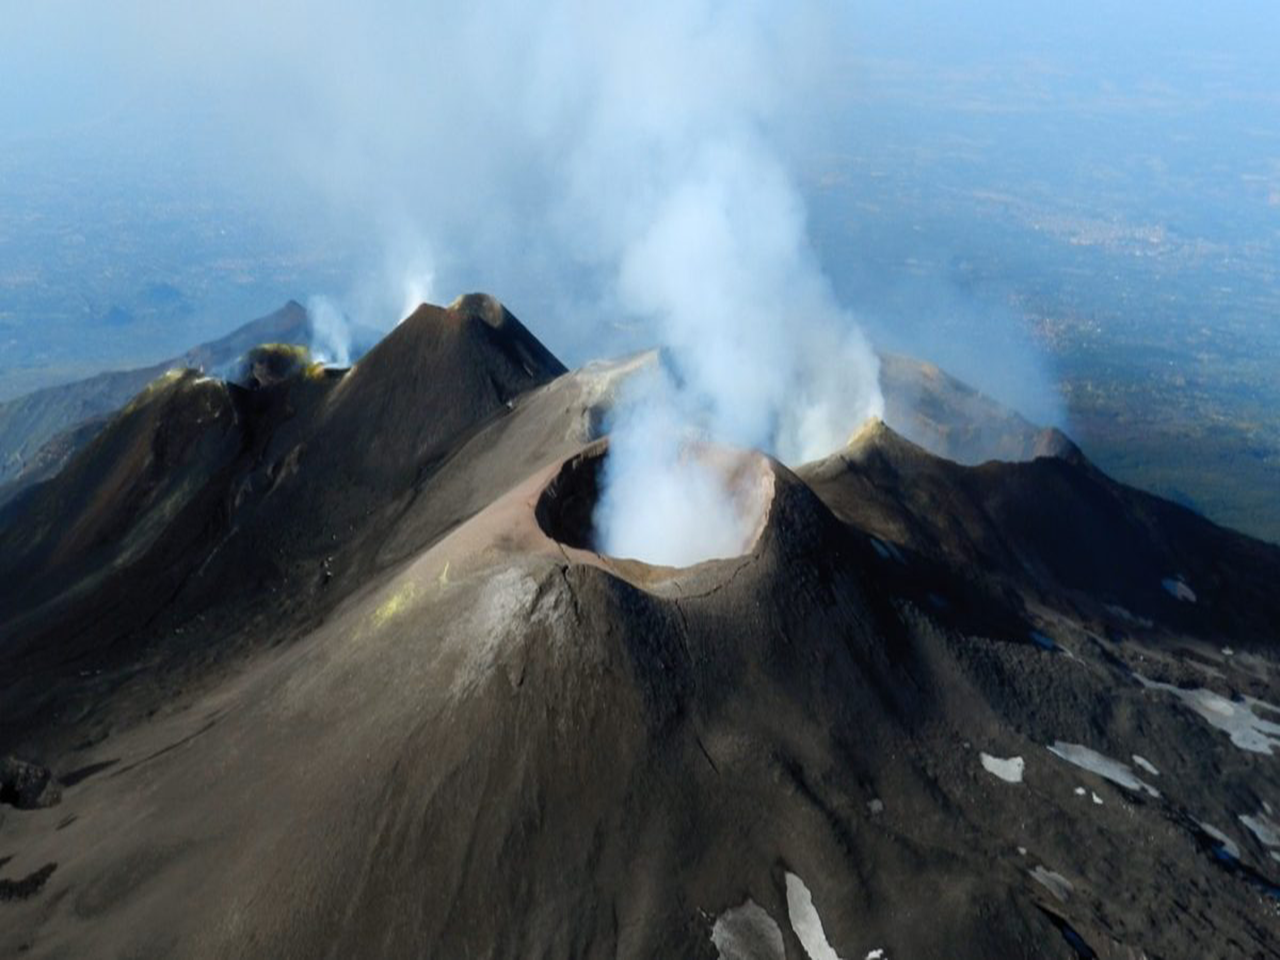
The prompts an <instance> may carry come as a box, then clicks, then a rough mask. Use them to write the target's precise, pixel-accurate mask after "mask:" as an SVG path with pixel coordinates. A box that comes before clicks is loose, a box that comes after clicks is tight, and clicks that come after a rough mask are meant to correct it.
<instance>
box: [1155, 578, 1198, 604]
mask: <svg viewBox="0 0 1280 960" xmlns="http://www.w3.org/2000/svg"><path fill="white" fill-rule="evenodd" d="M1160 586H1162V587H1164V589H1165V592H1167V593H1168V594H1169V596H1171V597H1173V598H1174V599H1175V600H1181V601H1182V602H1183V603H1195V602H1196V592H1195V591H1194V590H1192V589H1191V588H1190V587H1189V586H1187V585H1186V583H1185V582H1184V581H1183V579H1182V578H1181V577H1169V578H1168V579H1166V580H1161V581H1160Z"/></svg>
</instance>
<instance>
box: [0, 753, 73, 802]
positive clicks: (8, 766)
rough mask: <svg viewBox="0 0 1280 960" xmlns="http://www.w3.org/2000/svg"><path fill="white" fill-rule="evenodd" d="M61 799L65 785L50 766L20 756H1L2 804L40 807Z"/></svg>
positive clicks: (0, 783)
mask: <svg viewBox="0 0 1280 960" xmlns="http://www.w3.org/2000/svg"><path fill="white" fill-rule="evenodd" d="M61 799H62V787H61V785H60V784H59V783H58V781H57V780H55V779H54V777H53V774H52V773H50V772H49V771H48V770H47V769H45V768H44V767H41V766H39V765H37V764H34V763H28V762H26V761H25V760H19V759H18V758H17V757H0V803H7V804H9V805H10V806H11V807H16V808H17V809H19V810H39V809H41V808H43V807H52V806H55V805H56V804H57V803H58V801H59V800H61Z"/></svg>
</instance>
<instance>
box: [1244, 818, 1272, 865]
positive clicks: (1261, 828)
mask: <svg viewBox="0 0 1280 960" xmlns="http://www.w3.org/2000/svg"><path fill="white" fill-rule="evenodd" d="M1240 822H1241V823H1243V824H1244V825H1245V826H1246V827H1247V828H1248V829H1249V832H1250V833H1252V834H1253V835H1254V836H1255V837H1257V838H1258V842H1259V843H1260V844H1262V845H1263V846H1264V847H1280V824H1277V823H1276V822H1275V821H1274V820H1272V819H1271V818H1270V817H1268V816H1267V815H1266V814H1265V813H1258V814H1256V815H1255V816H1252V817H1248V816H1245V815H1244V814H1241V815H1240ZM1272 856H1273V857H1274V856H1275V854H1274V853H1273V854H1272Z"/></svg>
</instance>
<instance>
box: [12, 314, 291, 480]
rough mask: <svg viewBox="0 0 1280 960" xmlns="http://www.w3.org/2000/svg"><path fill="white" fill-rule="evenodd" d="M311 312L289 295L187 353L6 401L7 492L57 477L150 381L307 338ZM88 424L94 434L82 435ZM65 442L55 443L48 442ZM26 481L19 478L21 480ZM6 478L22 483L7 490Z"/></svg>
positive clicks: (204, 367) (210, 367)
mask: <svg viewBox="0 0 1280 960" xmlns="http://www.w3.org/2000/svg"><path fill="white" fill-rule="evenodd" d="M310 339H311V332H310V328H309V323H308V320H307V312H306V310H304V309H303V307H302V305H301V304H298V303H295V302H294V301H292V300H291V301H289V302H288V303H287V304H285V305H284V306H283V307H281V308H280V309H279V310H277V311H275V312H274V313H270V314H267V315H266V316H263V317H259V318H257V319H256V320H251V321H249V322H248V323H246V324H244V325H243V326H241V327H238V328H237V329H235V330H233V331H232V332H231V333H229V334H227V336H225V337H222V338H220V339H218V340H213V341H210V342H209V343H204V344H201V345H199V346H197V347H193V348H192V349H191V350H188V351H187V352H186V353H184V354H183V355H182V356H180V357H174V358H173V359H171V360H165V361H162V362H160V363H157V364H153V365H151V366H149V367H141V368H138V369H135V370H119V371H112V372H108V373H101V374H98V375H97V376H94V377H90V378H88V379H87V380H79V381H76V382H75V383H67V384H62V385H59V386H56V387H46V388H45V389H43V390H37V391H36V392H34V393H29V394H27V395H25V396H22V397H17V398H15V399H13V400H10V401H7V402H5V403H0V498H5V499H7V498H8V497H9V496H12V495H13V494H14V493H16V486H25V485H27V484H29V483H33V482H35V481H38V480H43V479H45V478H47V477H50V476H52V475H53V474H54V473H56V472H57V470H58V469H60V468H61V466H62V464H63V463H65V462H66V460H67V459H68V458H69V455H70V454H71V453H73V452H74V451H75V450H76V449H79V446H80V445H81V443H83V442H85V441H87V440H88V439H89V437H91V436H92V435H93V433H95V432H96V431H94V430H92V429H91V425H92V424H93V423H100V422H104V421H105V418H106V417H108V416H109V415H111V414H112V413H114V412H115V411H117V410H119V409H120V408H121V407H122V406H124V404H125V403H126V402H128V400H129V399H130V398H131V397H132V396H134V395H135V394H136V393H137V392H138V391H139V390H141V389H142V388H143V387H145V386H146V385H147V384H148V383H150V382H151V381H153V380H155V379H156V377H159V376H161V375H162V374H164V373H165V372H166V371H167V370H170V369H175V368H177V369H193V370H210V371H212V370H216V369H218V368H220V367H223V366H225V365H226V364H229V363H232V362H233V361H234V360H235V359H236V358H237V357H239V356H240V355H241V354H243V353H244V352H245V351H246V350H248V349H249V348H250V347H253V346H256V345H257V344H260V343H277V342H282V343H307V342H308V341H309V340H310ZM85 428H90V429H89V430H88V436H83V433H84V432H85ZM55 438H60V439H59V442H58V443H57V444H55V445H54V447H51V448H49V449H45V445H46V444H47V443H48V442H49V441H51V440H54V439H55ZM17 481H21V483H20V484H16V483H15V482H17ZM7 484H15V487H11V488H9V489H8V490H6V489H5V488H6V485H7ZM0 502H3V501H2V500H0Z"/></svg>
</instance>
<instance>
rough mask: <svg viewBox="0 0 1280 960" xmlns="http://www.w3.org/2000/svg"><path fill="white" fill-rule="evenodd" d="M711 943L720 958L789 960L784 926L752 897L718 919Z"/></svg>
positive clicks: (713, 928)
mask: <svg viewBox="0 0 1280 960" xmlns="http://www.w3.org/2000/svg"><path fill="white" fill-rule="evenodd" d="M711 942H712V943H713V944H715V948H716V952H717V954H719V958H720V960H786V955H787V953H786V947H785V946H784V945H783V941H782V930H781V928H779V926H778V925H777V923H775V922H774V919H773V917H771V916H769V914H768V912H767V911H766V910H765V909H764V907H762V906H760V905H759V904H758V903H756V902H755V901H754V900H752V899H751V898H750V897H748V898H747V899H746V901H745V902H744V903H743V904H742V906H740V907H730V908H729V909H728V910H726V911H725V912H724V913H722V914H720V916H718V917H717V918H716V922H715V925H714V926H712V928H711Z"/></svg>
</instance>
